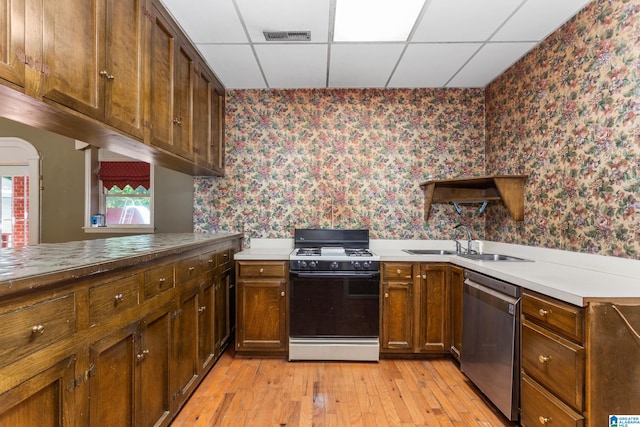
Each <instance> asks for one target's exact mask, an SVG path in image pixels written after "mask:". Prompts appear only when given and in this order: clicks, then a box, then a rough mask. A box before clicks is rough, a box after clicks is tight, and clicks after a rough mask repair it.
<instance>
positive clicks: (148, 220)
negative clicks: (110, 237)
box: [84, 148, 154, 233]
mask: <svg viewBox="0 0 640 427" xmlns="http://www.w3.org/2000/svg"><path fill="white" fill-rule="evenodd" d="M96 151H98V150H96V149H95V148H87V149H86V151H85V156H86V157H85V160H86V188H87V190H86V200H87V203H85V205H86V208H85V213H86V218H85V227H84V229H85V232H87V233H152V232H153V229H154V223H153V166H152V165H150V164H148V163H145V162H138V161H134V160H133V159H130V158H128V157H125V156H121V155H118V154H115V153H111V152H109V151H106V150H102V149H100V150H99V153H98V155H97V156H96V155H95V153H96Z"/></svg>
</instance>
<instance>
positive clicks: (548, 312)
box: [538, 308, 551, 317]
mask: <svg viewBox="0 0 640 427" xmlns="http://www.w3.org/2000/svg"><path fill="white" fill-rule="evenodd" d="M538 314H539V315H540V316H542V317H547V316H548V315H550V314H551V310H545V309H544V308H541V309H540V310H538Z"/></svg>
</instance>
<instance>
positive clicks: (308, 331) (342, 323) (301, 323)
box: [289, 271, 380, 339]
mask: <svg viewBox="0 0 640 427" xmlns="http://www.w3.org/2000/svg"><path fill="white" fill-rule="evenodd" d="M290 279H291V288H290V301H289V310H290V313H289V314H290V317H289V331H290V332H289V335H290V337H291V338H339V339H340V338H356V339H357V338H375V339H377V338H378V335H379V328H380V326H379V325H380V321H379V318H380V273H379V272H377V271H376V272H326V273H322V272H291V273H290Z"/></svg>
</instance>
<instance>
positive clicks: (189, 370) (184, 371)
mask: <svg viewBox="0 0 640 427" xmlns="http://www.w3.org/2000/svg"><path fill="white" fill-rule="evenodd" d="M191 283H193V282H191ZM187 286H188V284H187ZM199 290H200V288H199V286H197V285H196V286H194V287H191V288H190V289H189V290H187V291H186V292H184V293H183V294H182V295H181V296H180V301H179V304H178V311H177V315H176V320H175V323H174V333H173V337H174V346H173V347H174V349H175V352H174V358H173V360H174V363H175V367H176V369H175V377H174V378H175V380H176V381H177V384H176V385H175V386H174V387H173V389H174V390H175V392H176V404H177V405H178V406H180V405H182V403H183V402H184V399H185V398H186V396H188V395H189V394H190V393H191V391H192V389H193V387H195V384H196V379H197V378H198V307H200V304H199V301H198V300H199V298H198V293H199ZM172 376H173V375H172Z"/></svg>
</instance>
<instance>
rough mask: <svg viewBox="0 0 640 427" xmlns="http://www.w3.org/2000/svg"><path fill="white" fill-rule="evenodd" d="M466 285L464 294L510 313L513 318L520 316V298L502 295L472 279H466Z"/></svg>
mask: <svg viewBox="0 0 640 427" xmlns="http://www.w3.org/2000/svg"><path fill="white" fill-rule="evenodd" d="M464 284H465V286H464V293H465V294H466V295H468V296H470V297H472V298H475V299H477V300H480V301H482V302H483V303H485V304H488V305H490V306H492V307H494V308H497V309H498V310H500V311H503V312H505V313H508V314H510V315H511V316H519V314H520V313H519V306H520V297H517V298H514V297H512V296H510V295H506V294H503V293H500V292H498V291H496V290H494V289H491V288H488V287H486V286H483V285H482V284H480V283H477V282H474V281H473V280H471V279H466V280H465V281H464Z"/></svg>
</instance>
